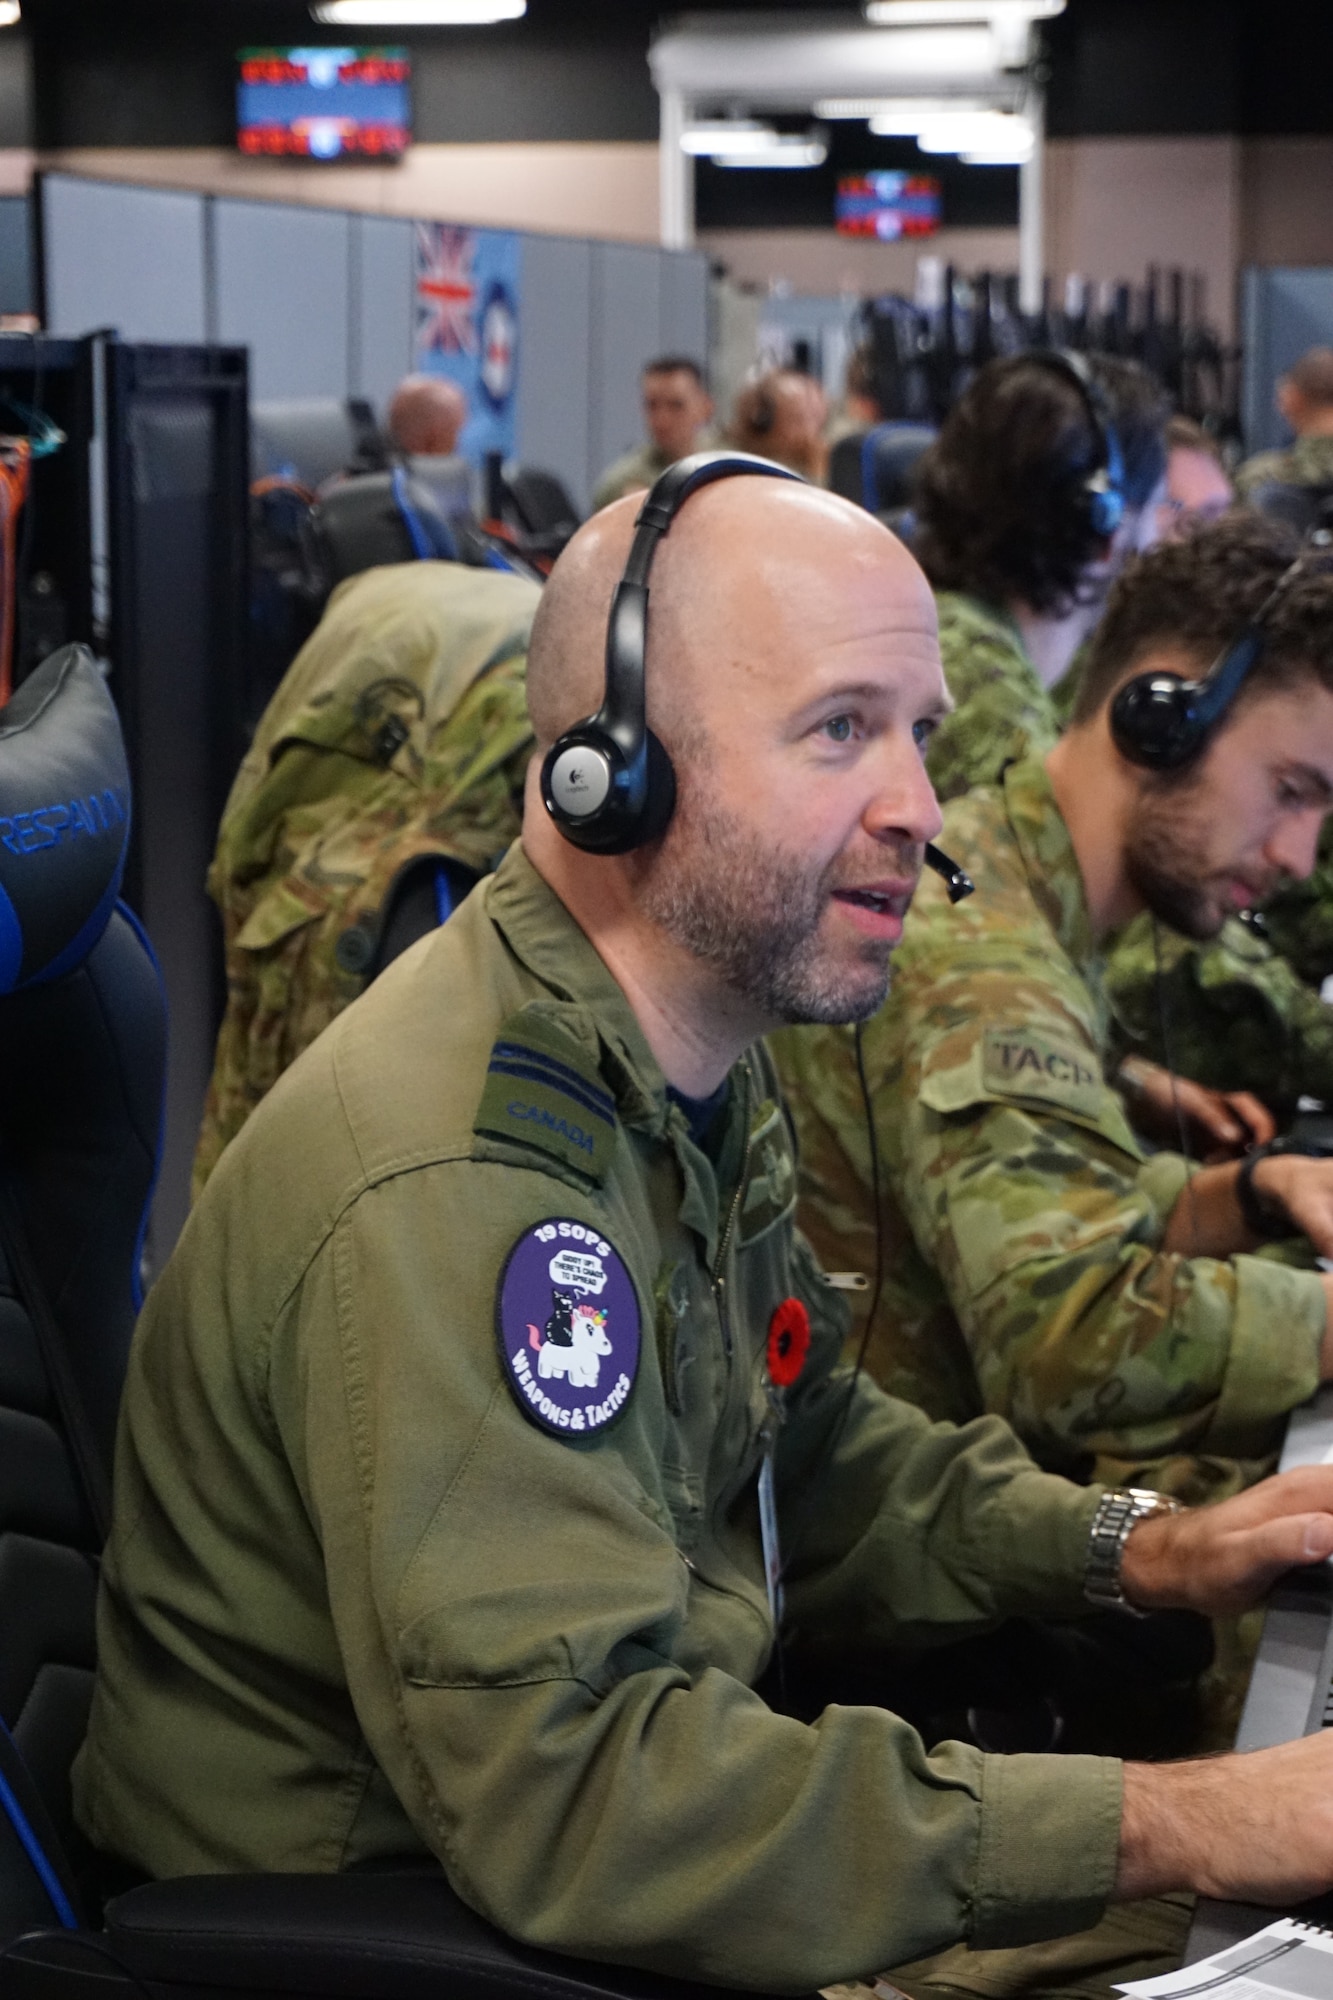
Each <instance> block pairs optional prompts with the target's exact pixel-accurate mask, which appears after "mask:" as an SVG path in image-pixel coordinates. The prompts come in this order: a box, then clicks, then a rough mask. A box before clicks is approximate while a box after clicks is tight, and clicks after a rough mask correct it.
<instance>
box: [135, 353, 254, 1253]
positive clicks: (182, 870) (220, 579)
mask: <svg viewBox="0 0 1333 2000" xmlns="http://www.w3.org/2000/svg"><path fill="white" fill-rule="evenodd" d="M103 352H104V356H105V369H104V376H103V380H104V383H105V393H104V398H103V437H104V451H103V458H104V463H105V468H106V495H107V504H106V518H107V570H108V589H107V593H106V599H107V603H106V610H107V617H106V627H105V642H106V653H107V657H108V660H109V663H110V668H111V676H110V679H111V689H112V692H113V694H114V695H115V697H116V702H117V706H118V707H119V709H120V713H121V719H122V722H123V724H124V728H125V739H126V745H127V748H128V750H129V758H130V775H131V780H132V783H133V787H134V801H135V827H134V839H133V844H132V847H131V853H130V867H129V873H128V876H127V881H126V890H127V893H128V895H129V897H130V900H131V901H132V903H133V905H134V907H135V909H137V910H138V911H139V913H140V915H141V916H142V917H143V919H144V922H145V923H146V925H147V926H148V930H149V934H150V935H151V937H152V938H153V941H154V944H155V947H156V949H157V953H158V957H159V959H160V961H161V965H162V975H163V979H164V981H165V984H166V990H167V1002H168V1007H169V1010H170V1019H171V1035H170V1038H169V1043H168V1051H167V1056H168V1060H167V1101H166V1107H165V1121H164V1131H163V1156H162V1167H161V1173H160V1175H159V1182H158V1192H157V1197H156V1200H155V1202H154V1207H153V1216H152V1224H151V1233H150V1239H149V1249H150V1253H151V1257H152V1261H153V1264H154V1266H155V1268H158V1269H160V1268H161V1265H162V1263H163V1261H164V1260H165V1257H166V1255H167V1253H168V1252H169V1251H170V1249H171V1247H172V1245H173V1243H174V1242H175V1240H176V1237H177V1235H178V1234H179V1232H180V1229H181V1227H182V1225H183V1223H184V1221H185V1217H186V1214H187V1213H188V1210H189V1199H190V1169H191V1164H192V1161H193V1157H194V1146H195V1140H196V1138H197V1136H198V1132H199V1117H200V1112H201V1110H202V1108H203V1102H204V1093H205V1090H206V1088H207V1085H208V1078H209V1074H210V1071H211V1069H212V1066H213V1044H214V1039H215V1037H216V1034H217V1028H218V1022H219V1020H220V1019H221V1014H222V1006H223V1001H224V998H225V986H224V979H223V965H222V939H221V936H220V933H219V929H218V922H217V915H216V912H215V911H214V909H213V907H212V904H211V903H210V902H209V900H208V897H207V895H206V893H205V889H204V878H205V876H206V874H207V872H208V864H209V862H210V860H211V859H212V854H213V846H214V841H215V839H216V835H217V825H218V820H219V818H220V816H221V812H222V807H223V804H224V802H225V800H226V796H227V792H228V791H229V789H230V787H231V781H232V779H233V777H234V776H235V772H236V767H237V765H238V764H239V762H240V759H241V757H242V755H243V754H244V751H245V747H246V744H245V735H244V729H245V719H246V716H247V714H248V712H249V710H250V707H251V702H250V690H249V688H248V685H247V674H248V645H247V638H248V624H247V600H248V576H247V563H248V549H247V543H248V534H247V521H248V512H247V488H248V485H249V437H248V424H247V417H248V401H247V394H246V355H245V350H244V349H243V348H234V347H215V346H207V345H201V346H185V345H178V346H158V345H148V344H137V345H127V344H124V343H121V342H119V341H108V342H107V343H105V345H104V350H103Z"/></svg>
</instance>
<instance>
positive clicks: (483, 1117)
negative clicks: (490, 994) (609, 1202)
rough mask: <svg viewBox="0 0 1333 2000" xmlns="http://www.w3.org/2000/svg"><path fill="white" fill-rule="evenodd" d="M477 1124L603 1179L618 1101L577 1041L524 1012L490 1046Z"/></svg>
mask: <svg viewBox="0 0 1333 2000" xmlns="http://www.w3.org/2000/svg"><path fill="white" fill-rule="evenodd" d="M472 1129H473V1131H474V1132H484V1133H486V1134H487V1135H488V1137H490V1138H495V1139H509V1140H511V1141H513V1142H514V1143H515V1144H516V1145H520V1146H532V1147H535V1148H536V1150H537V1151H538V1152H541V1153H549V1154H550V1155H551V1157H552V1158H553V1159H557V1160H559V1161H561V1162H562V1164H563V1165H565V1166H568V1167H577V1169H578V1171H579V1172H580V1173H581V1174H586V1175H587V1177H588V1179H589V1180H591V1181H597V1182H601V1181H603V1180H605V1178H606V1172H607V1168H608V1167H609V1166H610V1164H611V1155H612V1153H613V1152H614V1150H615V1142H616V1131H617V1121H616V1105H615V1099H614V1098H613V1097H612V1096H611V1093H610V1092H609V1091H608V1090H607V1088H606V1085H605V1084H604V1083H603V1082H602V1080H601V1077H600V1076H599V1074H598V1072H597V1070H596V1068H595V1066H594V1065H593V1064H592V1062H591V1061H588V1060H586V1059H583V1057H582V1051H581V1050H579V1049H578V1048H577V1047H576V1046H575V1044H574V1043H572V1042H570V1041H569V1040H567V1039H566V1038H565V1037H564V1036H562V1035H560V1034H559V1033H558V1032H557V1031H555V1030H554V1029H551V1028H549V1027H547V1026H546V1024H545V1023H544V1022H542V1021H541V1020H540V1018H536V1017H533V1016H530V1015H526V1014H518V1015H515V1016H513V1018H512V1019H510V1020H508V1021H506V1022H505V1024H504V1026H503V1027H502V1028H501V1030H500V1036H499V1040H498V1041H497V1042H496V1044H495V1046H494V1048H493V1049H492V1050H491V1058H490V1063H489V1065H488V1067H487V1072H486V1083H485V1087H484V1088H483V1090H482V1093H481V1104H480V1105H479V1107H478V1110H477V1115H476V1118H475V1119H474V1120H473V1127H472Z"/></svg>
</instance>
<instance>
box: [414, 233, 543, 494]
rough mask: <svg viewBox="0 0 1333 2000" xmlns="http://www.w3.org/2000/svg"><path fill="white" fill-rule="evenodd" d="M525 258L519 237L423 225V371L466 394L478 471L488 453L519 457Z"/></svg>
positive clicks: (469, 453) (419, 342) (419, 239)
mask: <svg viewBox="0 0 1333 2000" xmlns="http://www.w3.org/2000/svg"><path fill="white" fill-rule="evenodd" d="M519 258H520V249H519V239H518V237H517V236H516V235H515V234H514V233H513V231H512V230H508V229H462V228H458V227H456V226H455V225H454V224H452V223H447V222H419V223H418V224H417V225H416V275H415V283H416V339H415V366H416V368H417V369H418V371H419V372H420V373H421V374H423V375H447V376H449V378H450V379H451V380H452V381H454V382H457V383H458V385H459V387H460V388H461V389H462V390H463V392H464V394H465V395H466V397H467V400H468V412H469V415H468V422H467V428H466V429H465V430H464V432H463V435H462V438H461V439H460V441H459V449H460V451H461V452H462V453H463V454H464V456H465V457H467V458H469V459H471V460H472V462H473V463H474V464H476V465H479V464H480V463H481V461H482V459H483V458H484V456H485V454H486V453H487V452H488V451H498V452H501V453H503V455H504V456H505V457H506V458H510V457H512V456H513V452H514V412H515V403H516V392H517V387H518V363H519V353H518V287H519Z"/></svg>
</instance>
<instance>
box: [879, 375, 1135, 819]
mask: <svg viewBox="0 0 1333 2000" xmlns="http://www.w3.org/2000/svg"><path fill="white" fill-rule="evenodd" d="M1081 378H1082V379H1081ZM1166 417H1167V410H1166V405H1165V402H1164V400H1163V397H1162V394H1161V391H1160V390H1159V389H1158V387H1157V385H1156V384H1155V383H1154V382H1153V380H1152V378H1151V377H1150V376H1149V375H1148V374H1146V373H1145V371H1144V370H1143V369H1141V368H1139V367H1137V366H1136V365H1135V364H1134V363H1133V362H1129V361H1118V360H1115V359H1112V358H1110V357H1108V356H1105V355H1093V356H1091V357H1089V358H1088V359H1087V360H1082V359H1081V358H1080V360H1079V361H1078V363H1077V365H1076V364H1075V362H1074V361H1072V360H1071V359H1069V358H1068V357H1066V356H1063V355H1059V354H1049V355H1045V354H1022V355H1016V356H1011V357H1009V358H1007V359H1005V360H1001V361H992V362H990V363H989V364H988V365H987V366H986V367H985V368H983V369H982V370H981V371H980V373H979V374H978V375H977V376H976V377H975V379H974V380H973V381H972V382H971V383H970V384H969V386H968V387H967V388H966V389H965V390H964V392H963V394H962V395H961V396H960V397H959V399H958V401H957V402H956V403H955V405H954V407H953V409H952V410H951V411H950V412H949V416H948V418H947V419H946V421H945V424H944V428H943V429H942V431H941V432H940V435H939V437H938V439H937V440H936V442H935V443H934V445H932V446H931V448H930V450H929V451H928V452H927V453H926V455H925V457H924V459H923V460H922V462H921V465H920V466H919V468H918V471H917V492H916V511H917V520H918V523H919V526H918V530H917V534H916V536H915V539H914V542H913V553H914V554H915V555H916V557H917V559H918V561H919V562H920V564H921V566H922V568H923V569H924V570H925V572H926V575H927V576H928V577H929V579H930V581H931V584H932V586H933V587H934V590H935V599H936V604H937V607H938V610H939V620H940V654H941V657H942V659H943V662H944V677H945V679H946V680H947V682H948V684H949V692H950V694H951V695H952V696H953V698H954V703H955V708H954V712H953V714H952V715H951V716H950V717H949V718H948V720H947V722H946V723H945V725H944V727H943V728H942V729H941V730H940V731H939V733H938V735H937V737H936V739H935V740H934V742H933V743H932V744H931V747H930V752H929V756H928V758H927V769H928V770H929V772H930V776H931V781H932V783H933V784H934V786H935V790H936V792H937V794H938V795H939V797H940V798H941V799H951V798H957V797H958V795H959V794H960V793H962V792H965V791H967V790H969V789H970V787H971V786H973V785H984V784H993V783H994V782H995V780H996V779H997V778H998V777H999V774H1000V772H1001V771H1002V769H1003V768H1004V766H1005V764H1006V763H1008V762H1009V760H1010V759H1011V758H1012V757H1014V756H1016V755H1019V754H1021V753H1022V752H1023V751H1024V750H1032V751H1042V750H1048V749H1049V748H1050V746H1051V745H1052V744H1053V743H1054V742H1055V739H1056V737H1057V736H1058V735H1059V733H1060V721H1059V717H1058V714H1057V712H1056V709H1055V706H1054V704H1053V702H1052V700H1051V694H1050V690H1051V689H1052V687H1054V685H1055V684H1056V682H1057V681H1059V679H1060V678H1061V676H1062V675H1063V674H1064V672H1065V670H1066V669H1067V668H1068V666H1069V663H1070V661H1071V660H1072V658H1073V656H1074V654H1075V652H1076V651H1077V649H1078V647H1079V646H1080V645H1081V644H1082V642H1083V640H1084V639H1085V638H1086V637H1087V635H1088V633H1089V632H1090V631H1091V629H1092V627H1093V626H1094V625H1095V623H1096V621H1097V619H1098V617H1099V615H1100V613H1101V609H1102V606H1103V604H1104V603H1105V600H1106V592H1107V590H1108V589H1109V587H1110V584H1111V582H1112V580H1113V579H1114V577H1115V574H1116V572H1117V570H1118V569H1119V568H1120V567H1121V565H1122V564H1123V562H1124V561H1125V558H1126V557H1127V556H1128V555H1130V554H1132V553H1133V551H1134V550H1135V549H1136V548H1139V547H1141V546H1146V544H1147V543H1148V542H1149V541H1150V540H1152V539H1153V538H1154V536H1155V534H1156V529H1157V507H1158V502H1159V500H1160V499H1161V497H1162V493H1163V491H1164V487H1163V480H1164V477H1165V470H1166V446H1165V441H1164V427H1165V423H1166ZM1112 434H1113V435H1112ZM1111 455H1114V458H1115V459H1116V460H1117V461H1118V463H1117V464H1116V465H1114V466H1112V465H1111V464H1110V463H1109V462H1108V460H1109V457H1110V456H1111ZM1113 472H1114V473H1115V474H1116V475H1117V476H1115V477H1114V478H1113V477H1112V474H1113ZM1112 487H1113V488H1114V490H1115V491H1116V492H1118V493H1119V495H1120V498H1121V501H1122V502H1123V509H1122V514H1121V519H1120V521H1119V523H1118V525H1115V526H1114V527H1112V528H1111V530H1110V532H1108V531H1107V528H1108V521H1109V518H1110V517H1109V514H1108V512H1107V510H1106V508H1105V507H1104V506H1103V507H1102V508H1098V507H1097V506H1096V505H1094V504H1092V496H1093V495H1094V494H1097V493H1100V494H1102V495H1106V494H1107V493H1108V489H1110V488H1112Z"/></svg>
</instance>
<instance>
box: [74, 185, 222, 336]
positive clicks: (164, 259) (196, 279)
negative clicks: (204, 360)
mask: <svg viewBox="0 0 1333 2000" xmlns="http://www.w3.org/2000/svg"><path fill="white" fill-rule="evenodd" d="M40 188H41V204H42V261H43V274H44V289H45V293H46V298H45V312H46V325H47V328H48V330H49V331H51V332H52V333H68V334H79V333H87V332H89V331H90V330H91V329H92V328H94V327H100V326H114V327H116V328H118V329H119V331H120V333H121V335H122V336H123V338H125V339H126V340H156V341H201V340H203V339H204V338H205V337H206V319H207V310H206V281H205V259H204V205H205V197H204V196H203V195H198V194H174V193H166V192H163V191H162V190H161V189H158V188H136V187H122V186H120V185H119V184H118V183H116V182H113V181H85V180H77V179H75V178H74V177H73V176H71V175H66V174H44V175H43V176H42V179H41V182H40Z"/></svg>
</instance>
